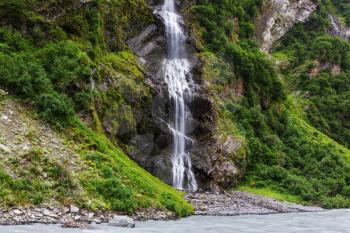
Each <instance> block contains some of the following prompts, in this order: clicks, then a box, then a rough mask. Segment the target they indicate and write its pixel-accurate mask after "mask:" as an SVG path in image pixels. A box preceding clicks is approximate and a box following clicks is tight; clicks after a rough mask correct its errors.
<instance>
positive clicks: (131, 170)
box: [71, 124, 193, 216]
mask: <svg viewBox="0 0 350 233" xmlns="http://www.w3.org/2000/svg"><path fill="white" fill-rule="evenodd" d="M71 133H72V135H71V136H72V137H74V138H75V140H77V141H80V143H81V147H80V154H81V156H82V158H83V159H84V160H85V161H86V163H87V164H88V166H89V170H88V171H86V172H82V174H80V175H79V180H80V182H81V184H82V186H83V187H84V189H85V190H86V191H87V192H88V194H89V196H92V197H94V198H95V199H97V200H100V202H95V203H92V205H91V206H87V207H90V208H91V207H92V208H101V207H105V208H108V209H112V210H118V211H124V212H127V213H129V214H131V213H133V212H134V211H135V210H137V209H140V208H149V207H153V208H161V209H168V210H170V211H172V212H175V213H176V214H177V215H178V216H186V215H188V214H190V213H192V212H193V210H192V207H191V205H190V204H188V203H187V202H186V201H185V200H184V199H183V193H180V192H178V191H175V190H174V189H172V188H171V187H170V186H168V185H166V184H164V183H163V182H161V181H160V180H158V179H157V178H155V177H153V176H152V175H151V174H149V173H148V172H146V171H144V170H143V169H142V168H140V167H139V166H138V165H137V164H136V163H135V162H134V161H132V160H130V159H129V158H128V157H127V156H126V155H125V154H124V153H123V152H122V151H120V150H119V149H117V148H115V147H114V146H113V145H112V144H111V143H110V142H109V141H108V139H107V138H105V136H102V135H97V134H96V133H95V132H93V131H92V130H91V129H88V128H87V127H86V126H84V125H82V124H78V127H76V128H75V129H74V131H72V132H71ZM101 203H103V204H102V206H100V205H101ZM81 205H83V206H84V205H86V202H83V203H81Z"/></svg>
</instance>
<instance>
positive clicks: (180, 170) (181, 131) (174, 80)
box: [158, 0, 197, 190]
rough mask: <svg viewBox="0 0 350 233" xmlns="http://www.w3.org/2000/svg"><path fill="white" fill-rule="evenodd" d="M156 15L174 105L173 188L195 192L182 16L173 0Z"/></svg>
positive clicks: (187, 66) (167, 81)
mask: <svg viewBox="0 0 350 233" xmlns="http://www.w3.org/2000/svg"><path fill="white" fill-rule="evenodd" d="M158 14H159V15H160V16H161V17H162V19H163V21H164V24H165V30H166V39H167V57H166V59H165V60H164V63H163V67H162V75H163V76H164V81H165V82H166V84H167V86H168V90H169V98H170V101H171V106H173V109H172V111H170V112H172V113H173V116H171V120H170V122H169V127H170V129H171V132H172V135H173V141H174V143H173V154H172V175H173V186H174V187H175V188H177V189H180V190H197V182H196V179H195V176H194V174H193V172H192V165H191V158H190V155H189V153H188V147H189V145H190V144H191V142H192V140H191V138H189V137H188V136H187V135H186V134H187V126H188V119H190V118H191V112H190V110H189V108H188V106H187V104H188V103H189V102H190V101H191V95H192V94H191V89H190V87H189V84H188V80H187V77H188V78H190V62H189V60H188V58H187V54H186V48H185V42H186V35H185V33H184V31H183V29H182V27H181V23H182V17H181V16H180V15H178V14H177V12H176V7H175V0H164V5H163V6H162V8H161V10H160V11H159V12H158Z"/></svg>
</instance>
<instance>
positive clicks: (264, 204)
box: [186, 191, 323, 216]
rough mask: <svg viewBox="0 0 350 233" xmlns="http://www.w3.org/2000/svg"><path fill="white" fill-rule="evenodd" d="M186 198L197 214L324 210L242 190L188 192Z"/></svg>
mask: <svg viewBox="0 0 350 233" xmlns="http://www.w3.org/2000/svg"><path fill="white" fill-rule="evenodd" d="M186 199H187V200H188V201H190V202H191V203H192V205H193V207H194V209H195V214H196V215H215V216H234V215H242V214H276V213H296V212H315V211H321V210H323V209H322V208H320V207H315V206H302V205H298V204H294V203H289V202H279V201H276V200H274V199H271V198H266V197H262V196H259V195H254V194H250V193H247V192H241V191H234V192H227V193H222V194H211V193H188V194H187V195H186Z"/></svg>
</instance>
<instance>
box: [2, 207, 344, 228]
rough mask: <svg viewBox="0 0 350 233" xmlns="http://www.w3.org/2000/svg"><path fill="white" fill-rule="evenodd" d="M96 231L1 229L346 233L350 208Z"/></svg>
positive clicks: (194, 219)
mask: <svg viewBox="0 0 350 233" xmlns="http://www.w3.org/2000/svg"><path fill="white" fill-rule="evenodd" d="M95 227H96V229H94V230H80V229H63V228H61V227H60V226H59V225H27V226H0V232H1V233H118V232H123V233H124V232H125V233H187V232H188V233H235V232H237V233H248V232H249V233H277V232H278V233H285V232H290V233H347V232H350V209H344V210H329V211H322V212H313V213H296V214H295V213H293V214H272V215H241V216H231V217H215V216H193V217H189V218H185V219H181V220H178V221H168V222H156V221H148V222H138V223H137V224H136V227H135V228H131V229H126V228H116V227H108V226H107V225H106V224H103V225H95Z"/></svg>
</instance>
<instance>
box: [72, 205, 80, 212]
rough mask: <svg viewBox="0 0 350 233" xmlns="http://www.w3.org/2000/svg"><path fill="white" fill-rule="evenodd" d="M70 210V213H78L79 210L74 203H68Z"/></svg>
mask: <svg viewBox="0 0 350 233" xmlns="http://www.w3.org/2000/svg"><path fill="white" fill-rule="evenodd" d="M70 212H71V213H78V212H79V208H78V207H76V206H74V205H70Z"/></svg>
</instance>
